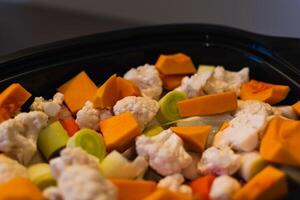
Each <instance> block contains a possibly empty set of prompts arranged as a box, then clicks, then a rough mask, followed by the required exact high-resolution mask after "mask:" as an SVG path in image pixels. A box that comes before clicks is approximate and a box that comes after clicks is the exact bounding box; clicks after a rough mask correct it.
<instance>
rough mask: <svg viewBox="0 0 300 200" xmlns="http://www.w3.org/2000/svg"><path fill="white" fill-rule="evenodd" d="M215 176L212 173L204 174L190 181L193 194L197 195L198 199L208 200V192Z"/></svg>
mask: <svg viewBox="0 0 300 200" xmlns="http://www.w3.org/2000/svg"><path fill="white" fill-rule="evenodd" d="M215 178H216V177H215V176H213V175H206V176H202V177H199V178H197V179H196V180H194V181H192V182H191V183H190V186H191V188H192V191H193V194H195V196H199V197H200V199H203V200H210V198H209V192H210V188H211V185H212V183H213V181H214V180H215Z"/></svg>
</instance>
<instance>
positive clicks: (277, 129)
mask: <svg viewBox="0 0 300 200" xmlns="http://www.w3.org/2000/svg"><path fill="white" fill-rule="evenodd" d="M299 147H300V121H297V120H290V119H284V118H281V117H274V118H273V119H272V120H271V121H270V122H269V124H268V126H267V127H266V129H265V132H264V136H263V138H262V141H261V145H260V155H261V157H262V158H263V159H265V160H267V161H271V162H275V163H280V164H286V165H294V166H298V167H300V154H299V151H298V149H299Z"/></svg>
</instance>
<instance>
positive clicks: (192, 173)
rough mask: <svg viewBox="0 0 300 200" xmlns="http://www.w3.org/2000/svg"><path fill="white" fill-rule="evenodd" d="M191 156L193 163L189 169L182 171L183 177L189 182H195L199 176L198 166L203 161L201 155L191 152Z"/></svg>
mask: <svg viewBox="0 0 300 200" xmlns="http://www.w3.org/2000/svg"><path fill="white" fill-rule="evenodd" d="M189 154H190V156H191V157H192V159H193V162H192V163H191V164H190V165H189V166H188V167H187V168H184V169H183V170H182V175H183V176H184V177H185V178H187V179H189V180H194V179H196V178H198V176H199V171H198V168H197V164H198V163H199V161H200V159H201V154H199V153H194V152H189Z"/></svg>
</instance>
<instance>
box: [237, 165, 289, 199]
mask: <svg viewBox="0 0 300 200" xmlns="http://www.w3.org/2000/svg"><path fill="white" fill-rule="evenodd" d="M286 193H287V182H286V177H285V174H284V173H283V172H282V171H281V170H279V169H276V168H274V167H272V166H268V167H266V168H264V169H263V170H262V171H261V172H259V173H258V174H257V175H256V176H254V177H253V178H252V179H251V180H250V181H249V182H247V183H246V185H245V186H244V187H242V189H240V190H239V191H238V192H237V193H236V194H235V195H234V198H233V199H234V200H269V199H270V200H272V199H280V197H282V196H284V195H285V194H286Z"/></svg>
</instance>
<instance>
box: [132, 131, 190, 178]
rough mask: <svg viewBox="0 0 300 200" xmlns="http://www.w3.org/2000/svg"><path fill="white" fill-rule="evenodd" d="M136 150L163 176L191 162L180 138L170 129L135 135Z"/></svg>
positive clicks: (179, 170) (173, 172) (175, 171)
mask: <svg viewBox="0 0 300 200" xmlns="http://www.w3.org/2000/svg"><path fill="white" fill-rule="evenodd" d="M136 150H137V153H138V155H139V156H144V157H145V158H146V159H149V165H150V166H151V167H152V168H153V169H154V170H156V171H157V172H158V173H159V174H161V175H164V176H167V175H171V174H175V173H180V172H181V171H182V169H184V168H186V167H188V166H189V165H190V164H191V162H192V158H191V156H190V155H189V154H188V153H187V152H186V151H185V149H184V147H183V142H182V140H181V139H180V137H178V136H177V135H176V134H175V133H173V132H172V131H171V130H170V129H168V130H165V131H163V132H161V133H160V134H158V135H156V136H153V137H147V136H145V135H141V136H139V137H137V139H136Z"/></svg>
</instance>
